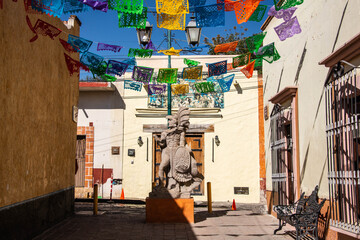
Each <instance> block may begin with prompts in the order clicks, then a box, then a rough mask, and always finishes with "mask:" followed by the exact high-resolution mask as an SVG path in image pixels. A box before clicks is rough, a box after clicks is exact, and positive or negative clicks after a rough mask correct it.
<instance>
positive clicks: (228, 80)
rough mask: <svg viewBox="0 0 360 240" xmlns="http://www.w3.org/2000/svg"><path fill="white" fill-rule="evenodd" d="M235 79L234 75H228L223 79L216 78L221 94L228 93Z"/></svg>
mask: <svg viewBox="0 0 360 240" xmlns="http://www.w3.org/2000/svg"><path fill="white" fill-rule="evenodd" d="M234 78H235V74H231V75H228V76H225V77H223V78H218V79H217V81H218V83H219V85H220V87H221V90H222V91H223V92H228V91H230V88H231V84H232V82H233V80H234Z"/></svg>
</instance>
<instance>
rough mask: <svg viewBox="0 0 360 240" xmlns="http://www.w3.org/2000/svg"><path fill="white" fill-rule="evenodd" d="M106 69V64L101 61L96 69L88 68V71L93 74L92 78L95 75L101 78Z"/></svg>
mask: <svg viewBox="0 0 360 240" xmlns="http://www.w3.org/2000/svg"><path fill="white" fill-rule="evenodd" d="M107 67H108V64H107V62H105V61H102V62H101V63H100V64H99V65H98V66H96V67H90V71H91V73H92V74H93V76H94V77H95V75H97V76H99V77H101V76H103V75H104V74H106V69H107Z"/></svg>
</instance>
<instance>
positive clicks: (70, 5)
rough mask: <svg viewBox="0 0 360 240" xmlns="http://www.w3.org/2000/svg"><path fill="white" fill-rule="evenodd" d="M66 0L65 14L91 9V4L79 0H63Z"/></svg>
mask: <svg viewBox="0 0 360 240" xmlns="http://www.w3.org/2000/svg"><path fill="white" fill-rule="evenodd" d="M63 1H64V10H63V13H64V14H68V13H78V12H85V11H88V10H89V9H90V7H89V6H87V5H85V4H84V3H82V2H80V1H78V0H63Z"/></svg>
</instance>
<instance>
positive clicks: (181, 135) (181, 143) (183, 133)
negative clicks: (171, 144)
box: [180, 132, 186, 147]
mask: <svg viewBox="0 0 360 240" xmlns="http://www.w3.org/2000/svg"><path fill="white" fill-rule="evenodd" d="M185 144H186V141H185V132H182V133H181V134H180V146H181V147H185Z"/></svg>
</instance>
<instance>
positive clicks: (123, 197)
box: [120, 189, 125, 199]
mask: <svg viewBox="0 0 360 240" xmlns="http://www.w3.org/2000/svg"><path fill="white" fill-rule="evenodd" d="M120 199H125V196H124V189H122V190H121V196H120Z"/></svg>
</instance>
